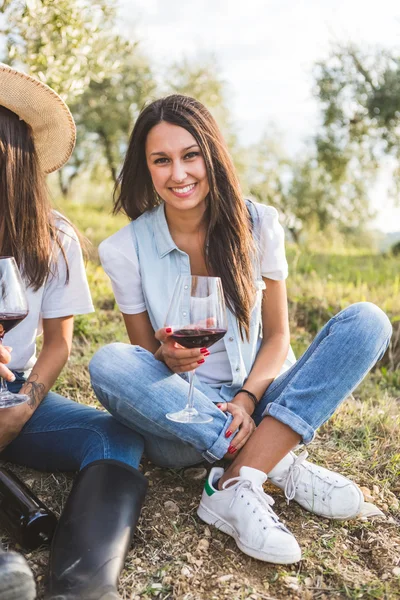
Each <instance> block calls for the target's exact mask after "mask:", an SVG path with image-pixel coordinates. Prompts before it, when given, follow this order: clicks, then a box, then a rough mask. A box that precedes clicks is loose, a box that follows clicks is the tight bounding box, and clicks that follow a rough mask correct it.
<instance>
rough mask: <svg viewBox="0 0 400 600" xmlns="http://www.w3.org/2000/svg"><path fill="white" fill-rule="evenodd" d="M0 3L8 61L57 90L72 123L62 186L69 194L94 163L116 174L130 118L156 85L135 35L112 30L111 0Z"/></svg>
mask: <svg viewBox="0 0 400 600" xmlns="http://www.w3.org/2000/svg"><path fill="white" fill-rule="evenodd" d="M2 10H3V12H4V15H5V18H6V28H5V31H4V34H5V36H6V42H7V57H6V60H7V62H8V63H9V64H16V65H22V66H23V67H24V68H25V69H26V70H27V71H28V72H29V73H31V74H32V75H35V76H36V77H38V78H39V79H40V80H42V81H43V82H45V83H47V84H48V85H50V86H51V87H53V88H54V89H55V90H56V91H58V93H60V94H61V96H63V98H64V99H65V100H66V102H67V103H68V104H69V106H70V108H71V111H72V113H73V115H74V118H75V120H76V123H77V127H78V139H77V147H76V149H75V152H74V155H73V157H72V160H71V161H70V163H69V165H68V167H67V168H66V169H64V172H60V174H59V183H60V187H61V191H62V192H63V193H64V194H67V193H68V191H69V187H70V185H71V182H72V180H73V179H74V178H75V177H76V176H77V175H78V173H79V172H80V171H81V170H82V169H89V168H93V164H97V163H100V164H102V165H103V169H104V168H105V169H107V170H108V173H109V177H111V179H112V180H113V181H115V179H116V176H117V169H118V167H119V165H120V163H121V159H122V155H123V153H124V151H125V148H126V144H127V140H128V135H129V132H130V130H131V128H132V124H133V120H134V118H135V116H136V115H137V113H138V111H139V110H140V108H141V107H142V105H143V104H144V102H145V101H146V100H147V99H148V98H149V96H150V94H151V93H152V92H153V90H154V87H155V84H154V83H153V77H152V72H151V69H150V65H149V62H148V60H147V58H146V57H145V56H144V55H143V54H142V53H141V52H140V51H139V48H138V44H137V42H135V41H131V40H127V39H125V38H123V37H122V36H120V35H119V34H118V33H117V15H116V5H115V3H114V2H112V1H111V0H101V1H99V2H96V3H93V2H90V0H57V2H55V1H54V0H29V1H27V2H23V1H21V0H9V2H7V3H6V4H5V5H3V9H2Z"/></svg>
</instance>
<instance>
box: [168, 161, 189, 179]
mask: <svg viewBox="0 0 400 600" xmlns="http://www.w3.org/2000/svg"><path fill="white" fill-rule="evenodd" d="M171 179H172V180H173V181H174V182H175V183H182V182H183V181H185V179H186V169H185V168H184V165H183V164H182V163H181V162H180V161H179V162H175V163H173V165H172V174H171Z"/></svg>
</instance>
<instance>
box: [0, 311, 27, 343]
mask: <svg viewBox="0 0 400 600" xmlns="http://www.w3.org/2000/svg"><path fill="white" fill-rule="evenodd" d="M27 316H28V312H21V313H6V314H2V313H0V340H2V339H3V337H4V336H5V334H6V333H8V332H9V331H11V329H14V327H15V326H16V325H18V323H20V322H21V321H23V320H24V319H25V317H27Z"/></svg>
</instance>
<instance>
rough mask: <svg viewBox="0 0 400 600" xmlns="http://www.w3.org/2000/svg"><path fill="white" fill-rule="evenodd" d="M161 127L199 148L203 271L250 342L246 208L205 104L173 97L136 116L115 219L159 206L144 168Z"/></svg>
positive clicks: (116, 196)
mask: <svg viewBox="0 0 400 600" xmlns="http://www.w3.org/2000/svg"><path fill="white" fill-rule="evenodd" d="M162 121H165V122H167V123H171V124H173V125H178V126H179V127H183V128H184V129H186V130H187V131H188V132H189V133H191V135H192V136H193V137H194V138H195V140H196V142H197V144H198V145H199V147H200V149H201V151H202V155H203V158H204V162H205V165H206V169H207V176H208V184H209V188H210V192H209V195H208V199H207V211H206V218H207V233H206V239H205V247H206V248H208V250H207V252H205V260H206V265H207V268H208V269H209V271H210V272H211V273H213V274H215V275H216V276H219V277H220V278H221V280H222V285H223V288H224V294H225V298H226V301H227V305H228V306H229V308H230V309H231V311H232V312H233V313H234V314H235V316H236V318H237V320H238V323H239V327H240V331H241V334H242V337H243V332H244V333H245V334H246V337H247V338H248V337H249V327H250V315H251V309H252V305H253V301H254V293H255V287H254V275H253V259H254V243H253V237H252V233H251V225H250V219H249V214H248V211H247V207H246V203H245V201H244V198H243V196H242V193H241V190H240V184H239V180H238V178H237V175H236V172H235V168H234V166H233V163H232V160H231V157H230V155H229V152H228V149H227V146H226V143H225V141H224V139H223V137H222V134H221V131H220V130H219V127H218V125H217V123H216V121H215V119H214V118H213V117H212V115H211V114H210V113H209V111H208V110H207V109H206V108H205V106H204V105H203V104H201V103H200V102H199V101H198V100H195V99H194V98H190V97H188V96H182V95H177V94H174V95H171V96H167V97H166V98H161V99H160V100H156V101H155V102H152V103H151V104H149V105H148V106H147V107H146V108H144V110H143V111H142V112H141V114H140V115H139V117H138V119H137V121H136V123H135V126H134V128H133V132H132V135H131V139H130V142H129V147H128V151H127V154H126V157H125V162H124V165H123V168H122V171H121V173H120V175H119V178H118V181H117V185H116V187H115V190H114V213H117V212H119V211H122V212H124V213H125V214H126V215H127V216H128V217H129V218H130V219H132V220H134V219H136V218H137V217H139V216H140V215H141V214H142V213H144V212H145V211H147V210H150V209H152V208H154V207H155V206H157V205H158V204H160V203H161V202H162V199H160V198H159V197H158V195H157V194H156V192H155V190H154V187H153V183H152V179H151V176H150V172H149V170H148V167H147V162H146V154H145V144H146V138H147V135H148V133H149V131H150V130H151V129H152V128H153V127H154V126H155V125H157V124H158V123H160V122H162Z"/></svg>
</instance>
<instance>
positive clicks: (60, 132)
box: [0, 63, 76, 173]
mask: <svg viewBox="0 0 400 600" xmlns="http://www.w3.org/2000/svg"><path fill="white" fill-rule="evenodd" d="M0 106H4V107H5V108H8V109H9V110H11V111H12V112H14V113H15V114H17V115H18V116H19V118H20V119H21V120H23V121H25V123H27V124H28V125H30V126H31V128H32V133H33V138H34V142H35V148H36V152H37V155H38V158H39V163H40V165H41V167H42V169H43V170H44V172H45V173H51V172H52V171H56V170H57V169H59V168H60V167H62V166H63V165H64V163H66V162H67V160H68V159H69V157H70V156H71V154H72V150H73V149H74V146H75V138H76V128H75V123H74V119H73V117H72V115H71V113H70V111H69V108H68V106H67V105H66V104H65V102H64V101H63V100H62V99H61V98H60V96H59V95H58V94H56V92H54V91H53V90H52V89H51V88H49V86H47V85H45V84H44V83H42V82H41V81H38V80H37V79H35V78H34V77H30V76H29V75H26V73H21V71H16V70H15V69H12V68H11V67H9V66H8V65H5V64H4V63H0Z"/></svg>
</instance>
